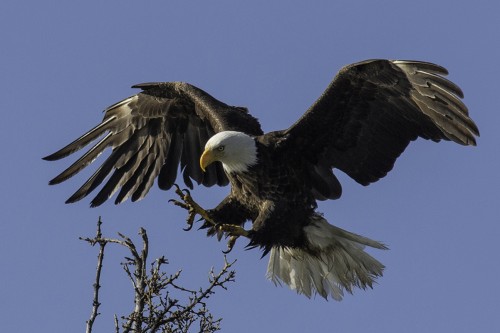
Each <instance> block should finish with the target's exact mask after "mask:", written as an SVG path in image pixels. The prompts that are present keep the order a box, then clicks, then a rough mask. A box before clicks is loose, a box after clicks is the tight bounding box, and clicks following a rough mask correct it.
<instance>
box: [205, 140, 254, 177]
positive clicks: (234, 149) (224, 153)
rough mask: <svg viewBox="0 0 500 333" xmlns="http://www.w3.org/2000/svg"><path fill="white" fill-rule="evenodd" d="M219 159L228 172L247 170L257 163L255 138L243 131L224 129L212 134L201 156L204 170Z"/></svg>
mask: <svg viewBox="0 0 500 333" xmlns="http://www.w3.org/2000/svg"><path fill="white" fill-rule="evenodd" d="M215 161H219V162H221V163H222V166H223V167H224V170H225V171H226V172H227V173H238V172H245V171H247V170H248V168H249V167H251V166H252V165H254V164H255V163H257V145H256V143H255V140H254V139H253V138H252V137H251V136H249V135H247V134H245V133H242V132H236V131H224V132H219V133H217V134H215V135H214V136H212V137H211V138H210V140H208V141H207V144H206V145H205V151H204V152H203V154H202V155H201V158H200V166H201V169H202V170H203V171H205V168H206V167H207V166H209V165H210V164H211V163H213V162H215Z"/></svg>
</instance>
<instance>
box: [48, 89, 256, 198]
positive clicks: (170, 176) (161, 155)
mask: <svg viewBox="0 0 500 333" xmlns="http://www.w3.org/2000/svg"><path fill="white" fill-rule="evenodd" d="M132 88H141V89H142V90H143V91H142V92H140V93H139V94H137V95H134V96H131V97H129V98H126V99H124V100H123V101H121V102H118V103H116V104H114V105H112V106H110V107H109V108H107V109H106V110H105V115H104V119H103V121H102V122H101V123H100V124H99V125H97V126H96V127H94V128H93V129H91V130H90V131H88V132H87V133H85V134H84V135H82V136H81V137H80V138H78V139H76V140H75V141H73V142H72V143H70V144H69V145H67V146H66V147H64V148H62V149H61V150H59V151H57V152H55V153H54V154H52V155H49V156H47V157H44V159H45V160H49V161H52V160H58V159H60V158H63V157H66V156H68V155H70V154H72V153H74V152H76V151H78V150H80V149H81V148H83V147H85V146H87V145H88V144H90V143H91V142H93V141H95V140H96V139H98V138H101V137H102V138H101V139H100V140H99V141H98V142H97V143H96V144H95V145H94V146H93V147H92V148H90V149H89V150H88V151H87V152H86V153H85V154H84V155H83V156H81V157H80V158H79V159H78V160H77V161H76V162H74V163H73V164H72V165H71V166H70V167H68V168H67V169H66V170H64V171H63V172H62V173H61V174H59V175H58V176H57V177H55V178H54V179H52V180H51V181H50V184H51V185H52V184H58V183H61V182H63V181H65V180H67V179H68V178H70V177H72V176H74V175H75V174H77V173H78V172H79V171H80V170H82V169H83V168H85V167H86V166H87V165H89V164H90V163H92V162H93V161H94V160H95V159H96V158H97V157H98V156H99V155H100V154H101V153H102V152H103V151H104V150H105V149H106V148H108V147H111V148H112V152H111V154H110V156H109V157H108V158H107V159H106V160H105V161H104V163H103V164H102V165H101V166H100V167H99V168H98V170H97V171H96V172H95V173H94V174H93V175H92V176H91V177H90V178H89V179H88V180H87V181H86V182H85V184H83V186H82V187H80V189H78V190H77V191H76V192H75V193H74V194H73V195H72V196H71V197H70V198H69V199H68V200H67V201H66V202H67V203H71V202H75V201H78V200H80V199H82V198H84V197H86V196H87V195H88V194H89V193H90V192H92V191H93V190H94V189H96V187H98V186H99V185H100V184H101V183H102V182H103V181H104V180H106V178H108V176H109V175H110V174H111V173H112V175H111V176H110V177H109V179H108V180H107V182H106V183H105V185H104V186H103V187H102V189H101V190H100V191H99V193H98V194H97V195H96V197H95V198H94V199H93V200H92V202H91V206H99V205H100V204H102V203H103V202H104V201H106V200H107V199H108V198H109V197H110V196H111V195H113V193H114V192H115V191H117V190H119V189H120V192H119V193H118V195H117V197H116V201H115V202H116V203H120V202H122V201H124V200H126V199H127V198H129V197H131V198H132V201H136V200H139V199H142V198H143V197H144V196H145V195H146V194H147V192H148V191H149V189H150V188H151V186H152V184H153V182H154V180H155V178H156V177H157V176H158V185H159V187H160V188H162V189H169V188H170V187H171V186H172V185H173V183H174V182H175V179H176V177H177V170H178V169H179V164H180V166H181V170H182V173H183V178H184V182H185V183H186V185H187V186H189V187H190V188H192V187H193V184H192V181H191V179H193V180H195V181H196V182H197V183H198V184H203V185H205V186H212V185H215V184H218V185H226V184H227V183H228V180H227V178H226V176H225V174H224V171H223V169H222V167H221V166H220V165H219V164H214V165H213V166H210V167H209V168H208V169H207V170H206V172H205V173H203V172H202V171H201V168H200V165H199V158H200V155H201V153H202V151H203V148H204V146H205V143H206V142H207V140H208V139H209V138H210V137H211V136H212V135H214V134H215V133H217V132H220V131H225V130H235V131H241V132H245V133H247V134H250V135H260V134H262V130H261V128H260V125H259V123H258V121H257V119H255V118H254V117H252V116H251V115H250V114H248V111H247V110H246V109H245V108H242V107H234V106H229V105H226V104H224V103H222V102H220V101H218V100H216V99H215V98H213V97H212V96H210V95H209V94H207V93H206V92H204V91H202V90H201V89H198V88H196V87H194V86H192V85H189V84H187V83H182V82H165V83H143V84H138V85H135V86H133V87H132Z"/></svg>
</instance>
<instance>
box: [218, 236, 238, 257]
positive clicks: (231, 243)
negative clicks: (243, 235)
mask: <svg viewBox="0 0 500 333" xmlns="http://www.w3.org/2000/svg"><path fill="white" fill-rule="evenodd" d="M238 237H239V236H231V237H229V241H228V242H227V250H225V251H222V253H224V254H228V253H229V252H231V251H232V250H233V247H234V244H236V240H237V239H238Z"/></svg>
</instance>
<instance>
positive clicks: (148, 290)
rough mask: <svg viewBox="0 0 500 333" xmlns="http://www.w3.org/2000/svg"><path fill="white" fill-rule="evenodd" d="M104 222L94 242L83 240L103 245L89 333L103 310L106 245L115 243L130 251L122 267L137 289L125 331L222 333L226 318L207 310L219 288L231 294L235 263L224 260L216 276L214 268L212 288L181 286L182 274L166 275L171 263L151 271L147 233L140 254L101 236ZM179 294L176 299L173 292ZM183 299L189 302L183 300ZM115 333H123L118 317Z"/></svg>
mask: <svg viewBox="0 0 500 333" xmlns="http://www.w3.org/2000/svg"><path fill="white" fill-rule="evenodd" d="M101 224H102V221H101V218H99V220H98V222H97V233H96V236H95V237H94V238H88V237H87V238H80V239H82V240H84V241H86V242H88V243H89V244H90V245H92V246H94V245H95V244H99V246H100V248H99V254H98V260H97V272H96V279H95V282H94V285H93V287H94V298H93V303H92V312H91V316H90V319H89V320H87V331H86V332H87V333H91V332H92V327H93V324H94V322H95V320H96V318H97V316H98V315H99V312H98V309H99V306H100V304H101V303H100V300H99V289H100V287H101V285H100V279H101V270H102V265H103V259H104V249H105V246H106V244H108V243H113V244H118V245H121V246H123V247H126V248H127V249H128V251H129V252H130V255H131V257H125V261H124V262H122V267H123V269H124V271H125V273H126V274H127V276H128V278H129V279H130V281H131V282H132V286H133V289H134V307H133V311H132V312H131V313H130V314H129V315H127V316H122V317H121V320H122V324H121V329H122V331H121V332H123V333H125V332H136V333H146V332H148V333H149V332H168V333H170V332H172V333H180V332H189V331H190V329H194V328H195V324H196V323H197V326H198V331H199V332H216V331H219V330H220V322H221V321H222V318H219V319H215V318H214V317H213V315H212V314H211V313H210V311H209V310H208V308H207V300H208V298H209V297H210V296H211V295H213V294H214V293H215V290H216V289H217V288H219V287H220V288H222V289H224V290H227V287H226V284H227V283H229V282H234V278H235V272H234V271H232V270H230V269H231V267H232V265H233V264H234V263H235V261H236V260H235V261H233V262H228V261H227V258H226V257H225V256H224V266H223V267H222V269H221V270H220V271H219V272H218V273H215V271H214V268H213V267H212V269H211V270H210V272H209V279H208V280H209V285H208V286H207V287H205V288H199V289H197V290H193V289H189V288H186V287H184V286H181V285H180V284H179V283H178V282H179V281H178V280H179V278H180V276H181V271H180V270H179V271H177V272H176V273H175V274H170V275H169V274H167V273H166V272H164V271H163V266H164V265H166V264H168V260H167V259H166V258H165V257H164V256H162V257H160V258H158V259H156V260H155V261H153V262H152V263H151V264H150V268H149V270H148V264H147V260H148V253H149V240H148V236H147V233H146V230H144V229H143V228H140V229H139V235H140V236H141V239H142V249H141V251H140V252H139V251H138V250H137V248H136V246H135V244H134V243H133V241H132V240H131V239H130V238H129V237H127V236H125V235H123V234H120V233H118V235H119V237H120V238H119V239H113V238H104V237H103V236H102V232H101ZM173 291H175V293H174V294H175V295H176V296H175V297H174V296H173V294H172V292H173ZM178 294H179V295H181V296H184V297H186V298H187V300H181V299H180V297H179V296H177V295H178ZM114 324H115V332H117V333H120V322H119V319H118V317H117V316H116V315H115V317H114Z"/></svg>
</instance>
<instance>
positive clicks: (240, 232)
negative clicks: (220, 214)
mask: <svg viewBox="0 0 500 333" xmlns="http://www.w3.org/2000/svg"><path fill="white" fill-rule="evenodd" d="M215 229H216V230H217V238H218V239H219V240H220V239H221V238H222V235H223V234H226V236H229V240H228V241H227V250H226V251H222V252H223V253H224V254H228V253H229V252H231V250H232V249H233V246H234V244H235V243H236V240H237V239H238V238H239V237H240V236H243V237H248V230H245V229H244V228H243V227H240V226H238V225H234V224H217V225H216V226H215Z"/></svg>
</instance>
